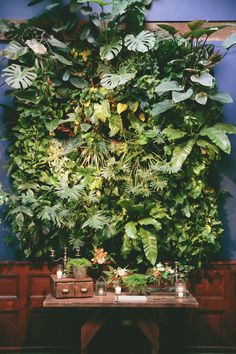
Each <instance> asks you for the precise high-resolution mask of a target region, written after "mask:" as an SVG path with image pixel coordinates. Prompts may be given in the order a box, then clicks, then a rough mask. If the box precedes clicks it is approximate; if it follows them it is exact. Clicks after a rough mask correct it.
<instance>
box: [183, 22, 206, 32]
mask: <svg viewBox="0 0 236 354" xmlns="http://www.w3.org/2000/svg"><path fill="white" fill-rule="evenodd" d="M204 23H206V21H204V20H194V21H191V22H188V23H187V25H188V27H189V28H190V29H191V30H192V31H195V30H197V29H199V28H202V26H203V25H204Z"/></svg>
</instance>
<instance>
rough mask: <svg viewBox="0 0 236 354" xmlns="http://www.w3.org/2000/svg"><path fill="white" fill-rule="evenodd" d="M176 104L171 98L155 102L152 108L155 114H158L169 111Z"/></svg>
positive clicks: (152, 112)
mask: <svg viewBox="0 0 236 354" xmlns="http://www.w3.org/2000/svg"><path fill="white" fill-rule="evenodd" d="M174 106H175V104H174V102H173V101H171V100H164V101H162V102H159V103H156V104H154V106H153V107H152V110H151V114H152V115H153V116H158V115H159V114H161V113H164V112H166V111H168V110H169V109H171V108H173V107H174Z"/></svg>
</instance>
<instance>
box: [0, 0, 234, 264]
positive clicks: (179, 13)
mask: <svg viewBox="0 0 236 354" xmlns="http://www.w3.org/2000/svg"><path fill="white" fill-rule="evenodd" d="M63 1H64V2H66V0H63ZM27 2H28V1H27V0H8V1H4V2H3V1H1V0H0V18H15V19H23V18H30V17H32V16H35V15H37V14H39V13H40V12H41V11H42V10H43V8H44V7H45V5H46V4H47V2H46V1H45V2H44V3H43V4H38V5H36V6H33V7H27ZM194 19H205V20H209V21H217V20H219V21H236V1H235V0H198V1H195V0H153V5H152V8H151V9H150V11H149V12H148V14H147V20H148V21H188V20H194ZM217 45H220V43H217ZM2 47H3V44H2V45H0V48H2ZM235 67H236V48H235V49H233V50H231V52H230V53H229V54H228V55H227V56H226V57H225V59H224V61H223V62H221V63H220V64H218V66H217V67H216V70H215V75H216V79H217V82H218V87H219V91H227V92H229V93H230V94H231V96H232V97H233V99H234V103H233V104H230V105H227V106H225V108H224V120H225V121H226V122H228V123H232V124H235V125H236V75H235ZM0 70H1V64H0ZM0 83H2V79H1V80H0ZM0 102H1V103H10V99H9V98H7V97H5V96H4V88H3V87H2V88H0ZM2 115H3V111H2V110H1V108H0V134H2V133H3V132H4V125H3V120H2ZM231 142H232V153H231V155H230V157H226V158H225V159H224V160H223V161H222V163H221V165H220V167H219V174H218V175H216V176H215V178H216V180H217V183H220V187H221V189H222V190H224V189H227V190H228V191H229V193H230V196H229V197H228V198H227V199H226V201H225V202H224V203H222V204H221V205H220V212H221V216H222V220H223V223H224V229H225V232H224V235H223V238H222V251H221V255H220V257H221V258H222V259H228V260H232V259H234V260H235V259H236V137H231ZM6 148H7V142H0V183H2V184H3V186H4V187H5V188H8V187H9V182H8V178H7V173H6V170H5V169H3V166H4V164H5V163H6V161H7V156H6ZM218 180H219V181H218ZM0 217H1V215H0ZM7 234H8V229H7V227H6V225H1V224H0V260H14V259H15V252H16V247H15V248H10V247H7V246H6V245H5V244H4V241H3V238H4V237H5V236H6V235H7Z"/></svg>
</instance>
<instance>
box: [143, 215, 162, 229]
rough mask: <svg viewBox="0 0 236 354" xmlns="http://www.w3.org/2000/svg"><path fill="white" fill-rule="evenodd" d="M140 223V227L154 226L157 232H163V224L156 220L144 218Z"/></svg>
mask: <svg viewBox="0 0 236 354" xmlns="http://www.w3.org/2000/svg"><path fill="white" fill-rule="evenodd" d="M138 223H139V224H140V225H146V226H147V225H152V226H154V228H155V230H156V231H159V230H161V223H160V222H159V221H157V220H156V219H154V218H143V219H140V220H138Z"/></svg>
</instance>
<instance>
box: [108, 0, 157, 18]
mask: <svg viewBox="0 0 236 354" xmlns="http://www.w3.org/2000/svg"><path fill="white" fill-rule="evenodd" d="M151 2H152V0H122V1H121V0H113V1H112V16H113V17H116V16H120V15H123V14H125V12H126V11H127V10H128V9H129V8H132V7H134V6H135V5H136V8H137V6H138V5H141V6H142V7H143V6H148V5H150V4H151Z"/></svg>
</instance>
